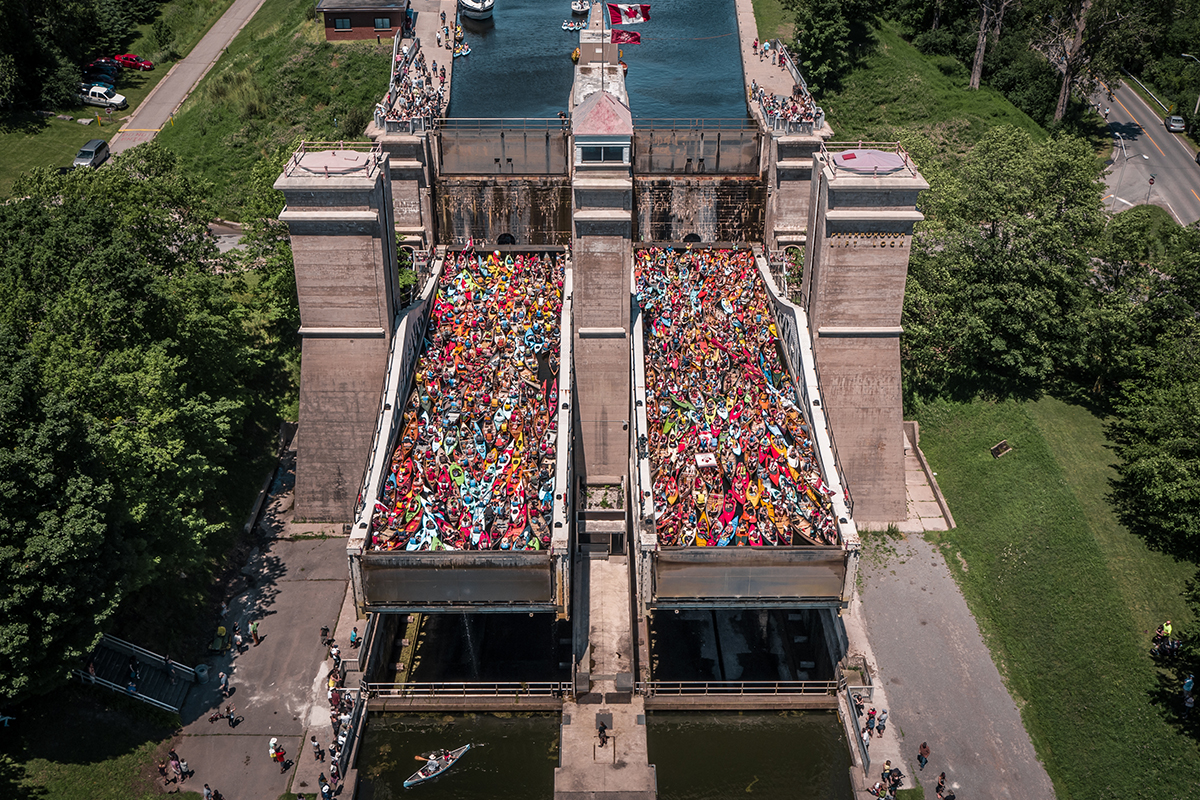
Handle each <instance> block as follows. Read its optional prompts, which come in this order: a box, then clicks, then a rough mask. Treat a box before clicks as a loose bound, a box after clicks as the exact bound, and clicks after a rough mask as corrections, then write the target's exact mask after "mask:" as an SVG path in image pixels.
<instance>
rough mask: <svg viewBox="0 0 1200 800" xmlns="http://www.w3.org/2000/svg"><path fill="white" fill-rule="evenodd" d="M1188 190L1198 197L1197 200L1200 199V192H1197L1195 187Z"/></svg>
mask: <svg viewBox="0 0 1200 800" xmlns="http://www.w3.org/2000/svg"><path fill="white" fill-rule="evenodd" d="M1188 191H1189V192H1191V193H1192V197H1194V198H1196V199H1197V200H1200V194H1196V190H1195V189H1188Z"/></svg>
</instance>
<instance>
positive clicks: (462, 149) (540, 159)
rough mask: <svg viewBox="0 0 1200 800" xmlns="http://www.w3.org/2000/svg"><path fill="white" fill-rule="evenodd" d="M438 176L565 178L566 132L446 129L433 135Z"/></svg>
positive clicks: (568, 154)
mask: <svg viewBox="0 0 1200 800" xmlns="http://www.w3.org/2000/svg"><path fill="white" fill-rule="evenodd" d="M435 141H436V142H437V147H438V161H439V171H440V173H441V174H442V175H566V174H567V172H568V170H569V165H570V161H569V159H570V147H569V139H568V135H567V132H566V131H564V130H562V128H561V127H554V128H545V129H532V130H523V129H511V128H502V129H499V130H497V129H482V130H461V129H457V128H448V129H444V130H441V131H438V132H437V133H436V134H435Z"/></svg>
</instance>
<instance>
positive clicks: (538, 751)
mask: <svg viewBox="0 0 1200 800" xmlns="http://www.w3.org/2000/svg"><path fill="white" fill-rule="evenodd" d="M648 725H649V728H648V730H647V732H648V736H649V739H648V743H649V749H650V763H652V764H655V765H656V766H657V768H658V796H659V798H660V800H710V798H711V800H717V798H730V797H749V798H755V797H757V798H763V799H764V800H776V799H778V800H784V798H786V799H787V800H852V798H853V792H851V790H850V781H849V777H848V774H849V773H848V770H849V768H850V754H849V750H848V749H847V746H846V737H845V735H844V734H843V732H842V726H841V725H840V723H839V722H838V719H837V716H836V715H835V714H833V713H830V712H816V711H808V712H800V711H788V712H777V713H736V712H727V713H704V714H698V713H664V712H658V713H653V714H650V715H649V719H648ZM558 729H559V717H558V715H549V714H527V715H494V714H473V715H464V714H446V715H433V714H429V715H420V716H399V715H395V714H376V715H373V716H372V717H371V719H370V721H369V723H368V725H367V730H366V732H365V734H364V737H363V742H362V749H361V751H360V752H359V760H358V763H359V778H360V781H361V782H360V784H359V791H358V796H359V797H360V798H363V800H391V798H399V797H416V796H418V793H419V796H420V797H421V798H423V799H425V800H508V798H512V800H550V798H551V797H553V795H554V768H555V767H556V766H558ZM467 742H471V743H472V744H473V745H474V747H473V749H471V750H470V751H468V752H467V754H466V755H465V756H463V758H462V760H461V761H459V762H458V764H456V765H455V766H454V768H453V769H452V770H450V771H448V772H446V773H445V774H444V775H441V776H440V777H438V778H436V779H434V780H433V781H430V782H429V783H427V784H423V785H421V786H419V787H414V788H412V789H408V790H405V789H404V788H403V786H404V779H405V778H407V777H408V776H409V775H411V774H412V773H413V772H415V771H416V770H417V767H419V766H420V762H418V761H416V760H415V759H414V758H413V756H414V755H416V754H418V753H424V752H428V751H429V750H432V749H434V748H436V747H445V748H447V749H450V748H454V747H460V746H462V745H463V744H465V743H467Z"/></svg>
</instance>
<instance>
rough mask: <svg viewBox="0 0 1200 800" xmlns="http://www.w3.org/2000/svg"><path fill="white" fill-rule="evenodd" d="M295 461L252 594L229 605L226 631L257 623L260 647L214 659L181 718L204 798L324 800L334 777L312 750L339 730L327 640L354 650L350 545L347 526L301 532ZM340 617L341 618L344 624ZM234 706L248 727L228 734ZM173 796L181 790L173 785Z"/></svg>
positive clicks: (267, 522) (253, 568)
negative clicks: (219, 715)
mask: <svg viewBox="0 0 1200 800" xmlns="http://www.w3.org/2000/svg"><path fill="white" fill-rule="evenodd" d="M289 456H292V457H293V458H289V459H285V469H284V470H281V473H282V476H281V479H280V478H277V480H276V484H275V486H274V487H273V491H272V495H273V499H272V500H271V501H270V504H269V506H268V509H267V512H266V515H265V518H264V521H263V523H262V524H261V525H260V528H259V530H260V532H261V535H263V536H265V537H266V540H265V544H264V545H263V547H262V549H261V552H258V553H256V554H255V555H253V556H252V557H251V559H250V563H249V564H248V565H247V568H246V570H244V572H245V573H246V574H247V575H249V576H251V577H252V578H253V587H252V588H250V589H247V590H246V591H245V592H243V593H242V594H240V595H238V596H237V597H234V598H232V599H230V600H229V612H228V614H227V615H226V617H225V620H224V623H225V624H226V625H228V626H232V625H233V623H235V622H237V623H239V624H240V625H241V629H242V631H243V633H247V632H248V628H249V623H250V622H251V621H252V620H257V621H258V623H259V632H260V634H261V636H262V642H261V644H259V645H258V646H254V645H253V644H251V643H250V641H249V637H248V636H247V646H246V647H245V648H244V651H243V652H242V653H240V654H238V653H233V652H231V653H229V654H228V655H226V656H222V657H216V658H210V659H209V660H208V664H209V667H210V673H209V680H208V683H206V684H203V685H197V686H194V687H193V689H192V692H191V693H190V695H189V697H188V700H187V703H186V704H185V706H184V709H183V712H182V714H181V716H182V718H183V723H184V727H183V732H182V735H181V736H179V737H178V739H177V740H176V741H175V742H174V747H175V749H176V750H177V751H178V752H179V754H180V755H181V756H182V757H183V758H184V759H186V760H187V762H188V766H189V767H190V768H191V769H192V770H194V775H193V776H192V777H190V778H189V779H188V780H187V782H186V783H185V784H184V785H183V787H182V788H183V789H187V790H191V791H201V790H202V789H203V787H204V784H206V783H207V784H208V785H209V786H211V787H212V788H214V789H219V790H220V791H221V793H222V794H223V795H224V796H225V797H226V798H228V800H262V798H275V797H279V796H280V795H281V794H283V793H284V792H285V791H291V792H303V793H304V794H305V795H306V796H308V797H315V796H318V795H319V786H318V782H317V776H318V774H319V773H321V772H323V773H324V774H325V775H326V777H328V776H329V763H328V759H326V761H325V763H317V762H316V761H315V760H314V758H313V755H312V748H311V747H310V746H309V745H308V740H309V737H310V736H312V735H314V734H315V735H316V737H317V740H318V741H319V742H320V743H321V746H322V747H323V748H325V749H328V746H329V741H330V738H331V732H332V729H331V727H330V722H329V707H328V703H327V702H326V700H325V696H326V690H325V686H324V682H325V677H326V676H327V675H328V673H329V670H330V669H331V668H332V662H330V661H329V660H328V649H327V648H326V647H324V646H322V644H321V641H320V630H321V627H322V626H328V627H329V628H330V630H331V632H332V633H333V635H334V637H336V638H337V639H338V641H339V643H340V644H341V646H342V650H343V655H344V656H353V654H352V653H351V651H350V647H349V642H348V639H349V631H350V626H351V625H355V624H357V625H358V626H359V631H360V632H361V631H362V630H363V626H362V625H361V624H359V623H356V622H354V613H353V606H352V604H351V603H350V601H349V598H348V597H347V594H348V592H347V587H348V578H347V572H346V539H345V538H344V537H343V536H342V535H341V526H340V525H337V526H334V525H319V524H315V523H308V524H306V523H298V522H294V521H292V519H291V490H292V484H293V482H294V472H292V471H291V469H290V467H291V465H294V463H295V462H294V451H292V452H291V453H289ZM339 609H340V614H339ZM218 672H225V673H226V674H228V675H229V676H230V679H231V680H230V685H231V686H232V687H233V695H232V696H231V697H230V698H229V699H228V700H224V699H222V698H221V696H220V690H219V688H218V680H217V673H218ZM226 704H233V705H234V706H236V708H237V715H238V716H240V717H243V720H242V721H241V722H240V723H239V724H238V725H237V727H230V726H229V724H228V723H227V722H226V721H225V720H218V721H217V722H214V723H210V722H209V721H208V717H209V715H210V714H211V713H212V711H213V710H215V709H217V708H219V707H220V708H223V707H224V706H225V705H226ZM272 738H277V739H278V740H279V744H280V746H282V747H283V748H284V750H285V751H286V752H287V760H288V761H291V762H293V764H291V765H289V768H288V769H287V771H286V772H283V773H281V772H280V770H279V767H278V766H277V765H275V764H274V763H272V762H271V761H270V759H269V758H268V755H267V745H268V743H269V742H270V740H271V739H272ZM168 788H169V789H174V788H176V787H175V786H174V785H171V786H169V787H168Z"/></svg>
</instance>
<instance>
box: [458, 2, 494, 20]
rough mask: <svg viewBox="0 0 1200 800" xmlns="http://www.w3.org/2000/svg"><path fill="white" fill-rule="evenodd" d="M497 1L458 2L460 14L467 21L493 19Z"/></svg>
mask: <svg viewBox="0 0 1200 800" xmlns="http://www.w3.org/2000/svg"><path fill="white" fill-rule="evenodd" d="M495 7H496V0H458V13H460V14H462V15H463V16H464V17H466V18H467V19H491V18H492V9H494V8H495Z"/></svg>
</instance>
